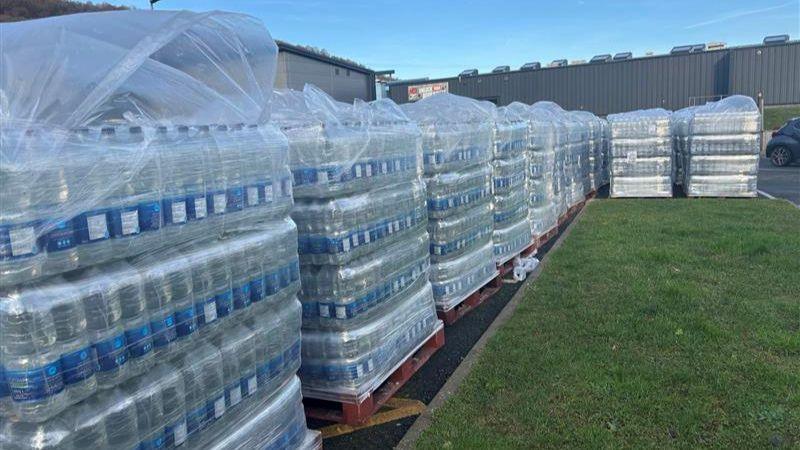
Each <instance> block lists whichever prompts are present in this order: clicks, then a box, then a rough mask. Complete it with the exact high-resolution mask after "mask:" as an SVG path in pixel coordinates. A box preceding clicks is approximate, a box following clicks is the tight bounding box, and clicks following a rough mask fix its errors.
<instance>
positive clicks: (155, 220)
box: [138, 200, 161, 232]
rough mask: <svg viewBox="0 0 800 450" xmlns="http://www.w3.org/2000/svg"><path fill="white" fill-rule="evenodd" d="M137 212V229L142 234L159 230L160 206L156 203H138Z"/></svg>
mask: <svg viewBox="0 0 800 450" xmlns="http://www.w3.org/2000/svg"><path fill="white" fill-rule="evenodd" d="M138 211H139V229H140V230H141V231H142V232H145V231H154V230H158V229H159V228H161V205H160V204H159V202H158V201H155V200H154V201H152V202H144V203H140V204H139V206H138Z"/></svg>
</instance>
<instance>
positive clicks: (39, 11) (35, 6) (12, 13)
mask: <svg viewBox="0 0 800 450" xmlns="http://www.w3.org/2000/svg"><path fill="white" fill-rule="evenodd" d="M121 9H129V8H128V7H127V6H115V5H111V4H108V3H105V2H103V3H92V2H72V1H68V0H0V22H18V21H20V20H28V19H40V18H42V17H51V16H63V15H65V14H76V13H82V12H94V11H117V10H121Z"/></svg>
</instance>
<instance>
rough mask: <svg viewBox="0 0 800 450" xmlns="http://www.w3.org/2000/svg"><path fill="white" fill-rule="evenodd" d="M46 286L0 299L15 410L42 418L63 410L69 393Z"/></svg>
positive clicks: (0, 346) (0, 336) (0, 335)
mask: <svg viewBox="0 0 800 450" xmlns="http://www.w3.org/2000/svg"><path fill="white" fill-rule="evenodd" d="M51 301H52V297H51V296H50V295H49V293H48V292H47V291H46V290H45V289H38V288H33V289H25V290H19V291H14V292H11V293H9V294H7V295H6V296H5V297H4V298H2V299H0V352H2V355H3V356H2V359H3V365H4V367H5V378H6V382H7V383H8V389H9V393H10V395H11V400H12V409H13V411H14V414H15V415H16V416H17V417H19V418H20V419H21V420H24V421H32V422H42V421H44V420H47V419H48V418H50V417H53V416H55V415H56V414H58V413H59V412H61V411H62V410H63V409H64V408H65V407H66V406H67V405H68V397H67V392H66V389H65V384H64V377H63V375H64V374H63V370H62V367H61V346H60V345H59V342H58V341H57V332H56V325H55V322H54V319H53V314H52V310H51V309H50V306H51Z"/></svg>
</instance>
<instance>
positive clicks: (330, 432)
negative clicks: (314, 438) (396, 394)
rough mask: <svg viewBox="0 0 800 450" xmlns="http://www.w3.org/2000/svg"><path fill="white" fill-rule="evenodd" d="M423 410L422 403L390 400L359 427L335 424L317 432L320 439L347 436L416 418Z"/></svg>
mask: <svg viewBox="0 0 800 450" xmlns="http://www.w3.org/2000/svg"><path fill="white" fill-rule="evenodd" d="M424 410H425V403H422V402H421V401H419V400H412V399H406V398H390V399H389V400H387V401H386V403H385V404H384V405H383V408H381V410H380V411H378V412H377V413H375V414H374V415H373V416H372V417H370V418H369V420H367V421H366V422H364V423H363V424H361V425H345V424H336V425H329V426H327V427H323V428H321V429H320V430H319V431H320V432H322V438H323V439H327V438H332V437H335V436H341V435H343V434H349V433H352V432H354V431H358V430H363V429H364V428H369V427H374V426H376V425H382V424H384V423H388V422H393V421H395V420H400V419H404V418H406V417H410V416H416V415H419V414H421V413H422V411H424Z"/></svg>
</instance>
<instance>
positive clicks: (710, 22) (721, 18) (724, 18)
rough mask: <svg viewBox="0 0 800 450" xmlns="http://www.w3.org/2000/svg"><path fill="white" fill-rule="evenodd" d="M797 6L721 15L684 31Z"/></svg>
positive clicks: (773, 7)
mask: <svg viewBox="0 0 800 450" xmlns="http://www.w3.org/2000/svg"><path fill="white" fill-rule="evenodd" d="M797 5H800V2H798V1H792V2H787V3H782V4H780V5H776V6H770V7H768V8H759V9H750V10H743V11H736V12H733V13H730V14H723V15H721V16H719V17H715V18H713V19H710V20H706V21H704V22H698V23H695V24H692V25H689V26H687V27H685V28H684V29H686V30H690V29H692V28H700V27H704V26H707V25H713V24H716V23H720V22H726V21H728V20H733V19H738V18H740V17H745V16H752V15H754V14H761V13H765V12H769V11H775V10H777V9H783V8H787V7H789V6H797Z"/></svg>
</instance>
